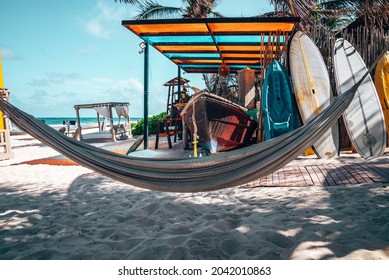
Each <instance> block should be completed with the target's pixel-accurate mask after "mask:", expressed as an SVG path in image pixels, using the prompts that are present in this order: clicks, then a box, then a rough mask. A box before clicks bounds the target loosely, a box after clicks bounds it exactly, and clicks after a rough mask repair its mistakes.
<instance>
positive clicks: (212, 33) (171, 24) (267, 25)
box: [122, 17, 300, 149]
mask: <svg viewBox="0 0 389 280" xmlns="http://www.w3.org/2000/svg"><path fill="white" fill-rule="evenodd" d="M299 20H300V19H299V18H297V17H250V18H202V19H162V20H123V21H122V25H123V26H124V27H125V28H127V29H128V30H130V31H131V32H133V33H134V34H136V35H137V36H139V37H140V38H141V39H142V40H143V41H144V43H143V47H144V54H145V60H144V120H145V125H144V127H145V131H144V141H145V142H144V144H145V149H147V145H148V144H147V137H148V131H147V116H148V94H149V84H148V79H149V78H148V71H149V70H148V69H149V45H150V46H152V47H154V48H155V49H157V50H158V51H159V52H161V53H162V54H163V55H165V56H166V57H167V58H168V59H170V60H171V61H172V62H174V63H175V64H177V66H178V68H179V69H181V68H182V69H183V70H184V71H185V72H187V73H217V72H218V70H219V67H220V66H221V65H227V66H228V67H229V69H230V71H231V72H237V71H238V70H241V69H244V68H245V67H249V68H250V69H253V70H255V71H256V72H260V71H261V69H263V68H264V67H265V66H266V65H267V64H268V63H270V61H271V60H272V59H273V58H276V59H278V58H279V57H280V56H281V55H282V53H283V52H284V51H285V48H286V46H287V42H288V37H289V36H290V35H291V34H292V32H293V31H294V28H295V25H296V24H297V23H298V22H299ZM179 72H180V70H179Z"/></svg>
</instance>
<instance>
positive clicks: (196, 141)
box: [192, 99, 200, 157]
mask: <svg viewBox="0 0 389 280" xmlns="http://www.w3.org/2000/svg"><path fill="white" fill-rule="evenodd" d="M195 103H196V99H194V100H193V103H192V123H193V142H192V143H193V157H197V144H198V143H199V141H198V139H200V137H199V136H198V135H197V124H196V109H195V108H196V106H195Z"/></svg>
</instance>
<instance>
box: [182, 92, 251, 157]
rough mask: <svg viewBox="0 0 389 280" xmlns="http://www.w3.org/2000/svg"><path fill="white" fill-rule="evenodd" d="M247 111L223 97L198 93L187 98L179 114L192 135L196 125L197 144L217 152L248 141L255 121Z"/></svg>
mask: <svg viewBox="0 0 389 280" xmlns="http://www.w3.org/2000/svg"><path fill="white" fill-rule="evenodd" d="M246 111H247V109H246V108H244V107H242V106H239V105H237V104H235V103H233V102H231V101H229V100H227V99H225V98H222V97H219V96H217V95H214V94H210V93H205V92H199V93H196V94H195V95H194V96H193V97H192V98H191V99H190V100H189V102H188V103H187V105H186V106H185V108H184V109H183V110H182V112H181V117H182V118H183V120H184V122H185V125H186V126H187V127H188V129H189V131H190V133H191V135H193V134H194V131H195V126H197V135H198V136H199V140H198V141H199V144H200V145H201V146H203V147H204V148H206V149H208V150H209V151H210V152H211V153H216V152H220V151H227V150H232V149H235V148H238V147H240V146H243V145H247V144H249V143H250V141H251V137H252V135H253V133H254V131H255V129H256V128H257V126H258V124H257V122H256V121H255V120H254V119H253V118H252V117H250V116H248V115H247V114H246ZM193 112H194V114H193ZM193 117H194V118H193Z"/></svg>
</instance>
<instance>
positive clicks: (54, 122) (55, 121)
mask: <svg viewBox="0 0 389 280" xmlns="http://www.w3.org/2000/svg"><path fill="white" fill-rule="evenodd" d="M37 119H38V120H42V121H44V122H45V123H46V124H47V125H49V126H51V127H53V128H54V129H57V130H58V129H60V128H61V127H63V126H66V125H64V121H77V119H76V118H75V117H41V118H39V117H38V118H37ZM140 119H141V118H136V117H131V118H130V122H131V123H136V122H137V121H139V120H140ZM80 121H81V127H83V128H88V127H97V125H98V122H97V118H96V117H84V118H83V117H82V118H80ZM103 121H104V118H100V122H103ZM113 121H114V123H115V124H117V123H118V121H119V118H114V119H113ZM124 122H125V119H124V118H121V120H120V123H124ZM11 126H12V130H13V131H20V129H19V128H18V127H16V126H15V125H14V124H13V123H12V122H11ZM76 126H77V122H76V125H72V126H71V128H76Z"/></svg>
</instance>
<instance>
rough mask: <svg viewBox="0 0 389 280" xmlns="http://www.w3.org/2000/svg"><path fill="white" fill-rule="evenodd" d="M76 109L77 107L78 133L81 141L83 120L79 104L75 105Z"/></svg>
mask: <svg viewBox="0 0 389 280" xmlns="http://www.w3.org/2000/svg"><path fill="white" fill-rule="evenodd" d="M74 109H76V115H77V127H78V134H79V137H80V141H82V133H81V130H82V128H81V120H80V108H79V107H78V106H74Z"/></svg>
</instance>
